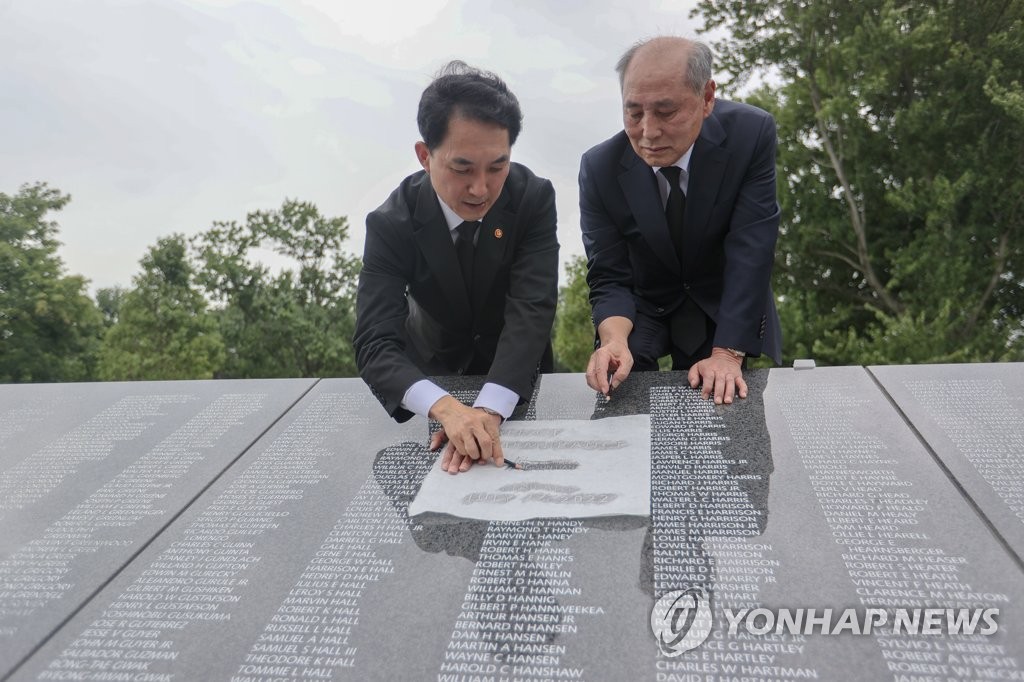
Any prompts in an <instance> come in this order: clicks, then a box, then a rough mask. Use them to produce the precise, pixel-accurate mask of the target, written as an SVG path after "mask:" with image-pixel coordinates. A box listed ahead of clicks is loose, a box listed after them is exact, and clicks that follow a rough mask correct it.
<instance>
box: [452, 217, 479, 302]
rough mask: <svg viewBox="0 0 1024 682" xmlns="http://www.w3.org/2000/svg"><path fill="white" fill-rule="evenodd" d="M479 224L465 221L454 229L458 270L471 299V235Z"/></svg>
mask: <svg viewBox="0 0 1024 682" xmlns="http://www.w3.org/2000/svg"><path fill="white" fill-rule="evenodd" d="M479 224H480V223H478V222H476V221H473V222H470V221H466V222H464V223H462V224H461V225H459V226H458V227H456V228H455V231H456V232H458V233H459V238H458V240H456V242H455V251H456V253H458V255H459V268H461V270H462V280H463V281H464V282H465V283H466V293H468V294H470V299H472V289H473V235H474V233H476V228H477V226H478V225H479Z"/></svg>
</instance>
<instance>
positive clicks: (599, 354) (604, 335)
mask: <svg viewBox="0 0 1024 682" xmlns="http://www.w3.org/2000/svg"><path fill="white" fill-rule="evenodd" d="M631 331H633V323H632V322H630V321H629V319H628V318H625V317H609V318H606V319H605V320H604V321H603V322H601V326H599V327H598V328H597V333H598V336H599V337H600V338H601V347H600V348H598V349H597V350H595V351H594V353H593V354H592V355H591V356H590V362H589V363H588V364H587V385H588V386H590V387H591V388H592V389H594V390H595V391H600V392H601V393H602V394H604V395H608V394H609V393H610V392H611V391H612V390H614V389H616V388H618V387H619V385H620V384H621V383H622V382H623V381H625V380H626V377H628V376H629V371H630V370H631V369H633V354H632V353H630V352H629V343H628V342H627V339H628V338H629V333H630V332H631ZM609 374H612V377H611V379H610V380H609V377H608V375H609Z"/></svg>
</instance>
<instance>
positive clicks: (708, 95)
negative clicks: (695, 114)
mask: <svg viewBox="0 0 1024 682" xmlns="http://www.w3.org/2000/svg"><path fill="white" fill-rule="evenodd" d="M717 87H718V85H716V84H715V81H713V80H708V82H707V83H705V84H704V118H707V117H708V116H710V115H711V111H712V110H713V109H714V108H715V88H717Z"/></svg>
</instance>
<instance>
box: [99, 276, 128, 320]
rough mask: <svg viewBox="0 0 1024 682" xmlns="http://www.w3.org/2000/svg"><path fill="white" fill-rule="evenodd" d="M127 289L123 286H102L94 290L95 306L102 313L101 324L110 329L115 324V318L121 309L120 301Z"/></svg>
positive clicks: (122, 299)
mask: <svg viewBox="0 0 1024 682" xmlns="http://www.w3.org/2000/svg"><path fill="white" fill-rule="evenodd" d="M126 293H128V290H127V289H125V288H124V287H120V286H113V287H104V288H103V289H98V290H97V291H96V307H97V308H99V310H100V314H101V315H103V326H104V328H106V329H110V328H111V327H113V326H114V325H115V324H117V318H118V315H119V313H120V311H121V302H122V301H124V295H125V294H126Z"/></svg>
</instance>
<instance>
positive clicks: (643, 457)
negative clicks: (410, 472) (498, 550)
mask: <svg viewBox="0 0 1024 682" xmlns="http://www.w3.org/2000/svg"><path fill="white" fill-rule="evenodd" d="M501 443H502V450H503V451H504V453H505V457H507V458H508V459H511V460H512V461H514V462H516V463H517V464H519V465H521V466H522V467H523V470H515V469H508V468H500V469H499V468H498V467H496V466H494V465H476V466H474V467H473V468H471V469H470V470H469V471H467V472H463V473H460V474H457V475H455V476H453V475H451V474H449V473H447V472H445V471H442V470H441V467H440V465H439V464H435V465H434V466H433V467H432V468H431V470H430V473H428V474H427V476H426V478H425V479H424V481H423V485H422V486H421V487H420V490H419V492H418V493H417V495H416V498H415V499H414V500H413V502H412V504H410V505H409V515H410V516H415V515H417V514H422V513H424V512H435V513H439V514H450V515H452V516H458V517H462V518H470V519H484V520H490V521H521V520H523V519H533V518H544V517H571V518H581V517H587V516H613V515H620V514H626V515H631V516H649V515H650V509H651V445H650V443H651V418H650V415H646V414H640V415H631V416H627V417H609V418H606V419H596V420H594V421H589V420H588V421H583V420H565V419H552V420H547V421H545V420H541V421H529V422H506V423H505V425H504V426H503V427H502V429H501Z"/></svg>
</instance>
